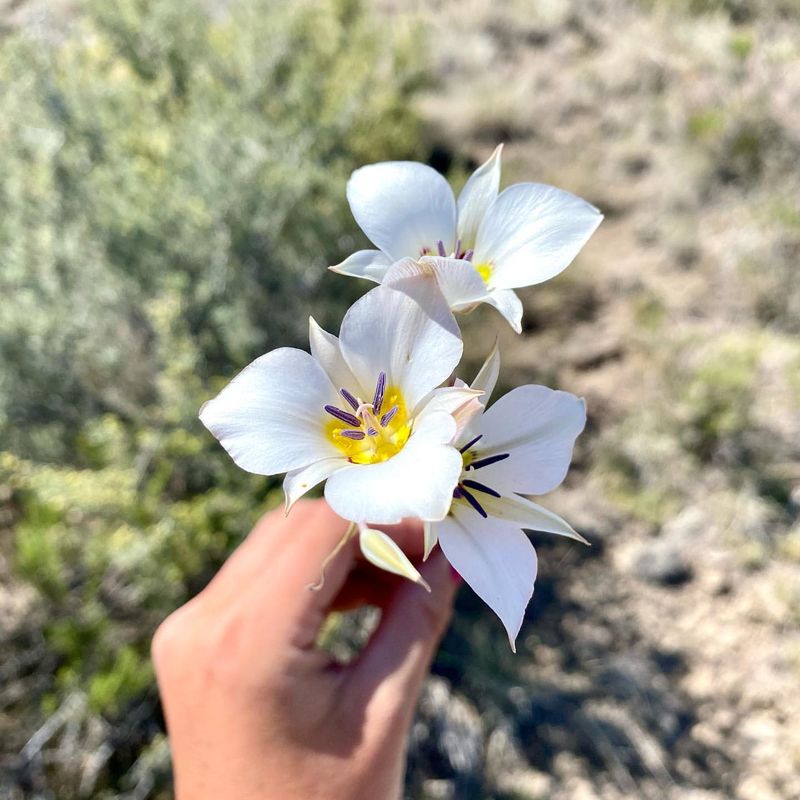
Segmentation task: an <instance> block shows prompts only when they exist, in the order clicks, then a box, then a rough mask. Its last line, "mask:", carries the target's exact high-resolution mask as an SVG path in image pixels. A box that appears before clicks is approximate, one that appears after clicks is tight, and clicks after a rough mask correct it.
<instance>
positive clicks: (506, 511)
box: [476, 492, 589, 544]
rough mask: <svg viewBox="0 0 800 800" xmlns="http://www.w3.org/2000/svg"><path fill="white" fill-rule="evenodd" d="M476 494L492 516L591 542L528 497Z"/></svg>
mask: <svg viewBox="0 0 800 800" xmlns="http://www.w3.org/2000/svg"><path fill="white" fill-rule="evenodd" d="M476 495H477V497H478V499H479V501H480V504H481V506H482V507H483V509H484V511H486V513H487V514H488V515H489V516H490V517H495V518H496V519H503V520H506V522H513V523H514V524H515V525H518V526H519V527H520V528H525V529H526V530H529V531H543V532H544V533H555V534H557V535H558V536H566V537H567V538H568V539H575V540H576V541H578V542H582V543H583V544H589V542H587V541H586V539H584V538H583V536H581V535H580V534H579V533H578V532H577V531H576V530H575V529H574V528H573V527H572V526H571V525H570V524H569V523H568V522H567V521H566V520H565V519H562V518H561V517H559V516H558V514H554V513H553V512H552V511H549V510H548V509H546V508H544V507H543V506H540V505H539V504H538V503H534V502H533V501H532V500H528V498H527V497H520V496H519V495H517V494H515V495H509V496H504V497H492V496H491V495H487V494H485V493H483V492H476Z"/></svg>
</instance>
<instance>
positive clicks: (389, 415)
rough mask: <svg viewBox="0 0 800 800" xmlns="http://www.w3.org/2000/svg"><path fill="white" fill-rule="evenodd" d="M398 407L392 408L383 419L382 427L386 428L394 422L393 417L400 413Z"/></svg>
mask: <svg viewBox="0 0 800 800" xmlns="http://www.w3.org/2000/svg"><path fill="white" fill-rule="evenodd" d="M399 410H400V409H399V408H398V406H392V407H391V408H390V409H389V410H388V411H387V412H386V413H385V414H384V415H383V416H382V417H381V427H382V428H385V427H386V426H387V425H388V424H389V423H390V422H391V420H392V417H394V415H395V414H396V413H397V412H398V411H399Z"/></svg>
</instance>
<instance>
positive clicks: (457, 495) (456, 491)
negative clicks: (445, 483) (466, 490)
mask: <svg viewBox="0 0 800 800" xmlns="http://www.w3.org/2000/svg"><path fill="white" fill-rule="evenodd" d="M463 496H464V495H463V494H461V489H459V488H458V486H456V488H455V489H453V497H454V498H455V499H456V500H460V499H461V498H462V497H463Z"/></svg>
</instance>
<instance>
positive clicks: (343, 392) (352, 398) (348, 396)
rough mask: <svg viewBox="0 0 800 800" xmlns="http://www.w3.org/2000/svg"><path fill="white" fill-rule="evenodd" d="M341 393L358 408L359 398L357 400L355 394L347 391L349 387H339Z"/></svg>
mask: <svg viewBox="0 0 800 800" xmlns="http://www.w3.org/2000/svg"><path fill="white" fill-rule="evenodd" d="M339 394H340V395H341V396H342V397H344V399H345V400H347V402H348V403H350V405H351V406H353V409H354V410H357V409H358V400H356V399H355V397H353V395H351V394H350V392H348V391H347V389H339Z"/></svg>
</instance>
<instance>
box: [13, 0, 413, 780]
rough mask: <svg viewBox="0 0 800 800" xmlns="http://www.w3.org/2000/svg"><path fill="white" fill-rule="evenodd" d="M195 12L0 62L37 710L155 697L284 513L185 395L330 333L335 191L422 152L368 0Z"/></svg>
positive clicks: (152, 7)
mask: <svg viewBox="0 0 800 800" xmlns="http://www.w3.org/2000/svg"><path fill="white" fill-rule="evenodd" d="M226 5H227V4H226ZM208 7H210V4H206V3H200V2H195V1H194V0H123V1H122V2H118V3H107V2H105V1H104V0H97V2H89V3H87V4H84V5H82V6H79V7H78V9H77V13H76V17H75V19H74V20H73V26H72V27H71V28H70V33H69V35H68V36H67V37H66V38H65V39H63V41H60V42H59V43H58V44H54V45H53V46H52V47H51V46H43V45H42V44H41V42H32V41H30V40H29V38H28V37H27V36H26V35H25V34H22V33H21V34H17V35H12V36H8V37H6V39H5V40H4V41H3V42H2V46H1V49H0V72H1V73H2V75H3V81H2V82H1V83H0V174H2V175H3V180H2V183H1V184H0V253H2V256H1V257H0V258H1V259H2V261H1V263H0V296H2V298H3V301H2V304H0V487H5V489H4V491H2V492H0V511H2V515H0V519H2V520H4V521H5V522H4V523H3V524H6V525H10V526H11V529H12V530H13V533H14V537H13V540H12V548H11V551H10V552H9V553H8V555H10V557H11V560H12V563H13V569H14V571H15V577H16V578H17V579H19V580H23V581H26V582H28V583H29V584H30V585H31V586H33V587H35V589H36V590H37V592H38V593H39V598H40V599H39V602H40V604H41V605H43V606H44V608H43V614H42V617H43V618H44V619H46V620H47V624H46V626H45V629H44V636H45V637H46V641H47V646H48V649H49V652H50V653H51V654H52V658H53V661H52V666H51V667H49V668H48V669H54V673H55V674H54V675H53V676H52V679H51V680H50V681H49V683H48V684H47V686H45V687H44V688H43V690H42V694H41V696H39V697H38V698H26V702H27V703H28V705H27V706H26V708H35V707H36V705H37V704H38V705H39V706H40V707H41V708H43V709H50V710H53V709H55V708H57V707H58V706H59V705H60V704H61V703H62V702H63V699H64V698H65V697H66V696H67V695H68V694H69V693H71V692H74V691H75V690H78V691H80V692H82V693H85V694H86V695H87V697H88V705H87V707H88V708H89V709H91V710H92V711H93V712H95V713H102V714H105V715H109V716H112V717H113V716H115V715H120V714H124V713H125V709H126V707H127V705H128V704H129V703H130V702H131V701H132V700H133V699H135V698H136V697H137V696H140V695H142V693H144V692H147V691H148V690H150V687H151V685H152V674H151V671H150V667H149V666H148V656H147V653H148V647H149V638H150V636H151V634H152V631H153V629H154V627H155V625H156V624H157V623H158V622H159V621H160V619H162V618H163V617H164V616H165V615H166V614H167V613H168V612H169V611H170V610H171V609H173V608H174V607H176V606H177V605H179V604H180V603H181V602H183V601H185V600H186V598H187V597H188V596H189V595H190V594H192V593H194V592H195V591H197V590H198V589H199V588H200V587H201V586H202V585H203V582H204V581H205V580H207V579H208V577H209V576H210V575H211V574H213V571H214V570H215V569H216V567H217V566H218V565H219V563H220V562H221V561H222V560H223V559H224V558H225V556H226V554H227V553H228V552H229V551H230V549H231V548H232V547H233V546H234V545H235V544H236V543H237V542H238V541H239V539H240V537H241V536H242V535H243V534H244V533H246V532H247V530H249V528H250V526H251V524H252V523H253V521H254V520H255V518H256V517H257V516H258V514H259V513H260V512H261V511H263V510H264V509H265V508H267V507H269V506H270V505H274V504H275V502H276V501H277V496H276V489H275V485H274V483H271V482H269V481H267V480H266V479H264V478H261V477H258V476H252V475H249V474H246V473H244V472H242V471H240V470H238V469H237V468H236V467H235V466H234V465H233V464H232V463H231V462H230V459H229V458H228V456H227V455H226V454H225V453H224V452H223V451H222V449H221V448H220V447H219V446H218V445H217V443H216V442H215V441H214V440H213V439H212V437H211V436H210V435H209V434H208V432H207V431H206V430H205V429H204V428H203V427H202V426H201V425H200V423H199V421H198V420H197V412H198V409H199V407H200V405H201V404H202V402H203V401H204V400H206V399H208V397H210V396H211V395H213V394H214V393H215V392H216V391H217V390H218V389H219V388H220V387H221V386H222V385H223V383H224V382H226V381H227V380H228V379H230V377H232V375H233V374H234V373H235V372H236V371H237V370H238V369H241V368H242V367H243V366H245V364H246V363H247V362H248V361H249V360H250V359H252V358H253V357H255V356H256V355H259V354H260V353H262V352H264V351H266V350H268V349H270V348H272V347H274V346H277V345H278V344H299V345H301V346H303V345H304V344H305V341H306V335H307V334H306V330H307V319H308V314H309V312H311V311H313V313H314V315H315V316H316V317H317V318H318V319H320V321H321V322H323V323H327V324H329V325H334V324H336V321H337V320H338V318H339V317H340V315H341V313H342V311H343V309H344V308H345V307H346V305H347V304H348V302H349V301H350V300H351V299H352V298H353V297H354V293H355V292H358V291H359V290H360V288H361V287H358V286H356V285H354V284H352V283H351V282H349V281H344V280H341V279H337V278H336V277H335V276H332V275H329V274H328V273H327V272H326V270H325V266H326V265H327V264H328V263H335V262H336V261H337V260H340V258H341V257H342V256H343V255H344V254H346V253H347V252H349V251H352V250H353V249H356V248H357V246H358V245H359V240H358V238H357V235H356V233H355V227H354V224H353V222H352V220H351V217H350V214H349V210H348V208H347V204H346V201H345V197H344V184H345V181H346V178H347V176H348V175H349V173H350V171H351V170H352V169H353V168H355V167H356V166H358V165H359V164H361V163H364V162H368V161H372V160H380V159H384V158H389V157H401V158H402V157H415V156H418V155H419V154H418V153H417V151H416V141H417V125H416V120H415V118H414V117H413V115H412V114H411V112H410V111H409V96H410V93H411V92H412V91H413V90H414V88H415V87H416V85H417V83H418V81H419V72H418V71H417V67H416V66H415V63H414V62H415V59H416V58H417V56H418V55H421V53H422V50H420V49H419V48H418V47H416V48H411V47H409V46H407V44H406V43H404V42H402V41H399V40H397V39H396V38H394V39H393V37H392V35H391V34H390V33H388V32H387V31H376V30H375V29H374V26H373V24H372V21H371V19H370V17H369V15H368V14H366V13H365V12H364V11H363V10H362V8H361V6H360V4H359V3H357V2H353V1H352V0H306V2H302V3H293V2H288V0H287V1H285V2H280V1H277V2H276V1H275V0H246V1H245V0H242V2H234V3H232V4H230V5H229V7H228V8H227V10H226V11H224V12H222V11H219V10H217V11H216V12H214V14H211V13H209V12H208V10H207V8H208ZM20 714H21V715H22V714H23V709H22V708H21V709H20ZM37 724H38V723H37V722H36V720H35V719H33V720H28V722H27V723H26V725H27V727H26V728H22V730H25V729H27V730H29V731H30V730H32V729H34V728H35V727H36V725H37ZM5 735H6V734H5V732H3V731H0V736H5ZM9 746H11V745H9ZM18 746H21V744H19V745H18ZM133 755H134V756H135V755H136V754H135V753H134V754H133ZM119 768H120V766H117V767H116V769H119ZM117 777H119V776H116V777H115V776H114V775H111V776H109V780H110V781H111V784H112V785H113V784H114V782H115V781H116V780H117ZM73 790H75V787H73ZM64 791H65V792H66V794H64V795H63V796H73V795H71V794H70V790H69V789H64ZM59 796H61V795H59Z"/></svg>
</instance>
